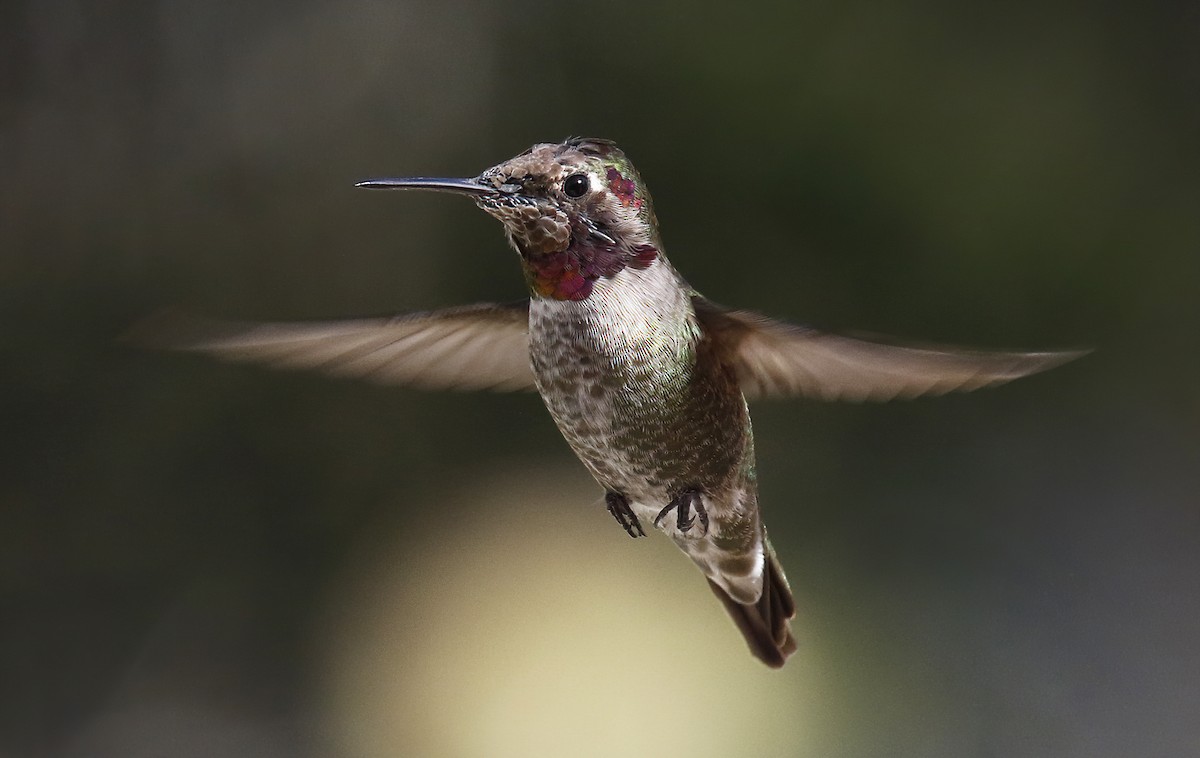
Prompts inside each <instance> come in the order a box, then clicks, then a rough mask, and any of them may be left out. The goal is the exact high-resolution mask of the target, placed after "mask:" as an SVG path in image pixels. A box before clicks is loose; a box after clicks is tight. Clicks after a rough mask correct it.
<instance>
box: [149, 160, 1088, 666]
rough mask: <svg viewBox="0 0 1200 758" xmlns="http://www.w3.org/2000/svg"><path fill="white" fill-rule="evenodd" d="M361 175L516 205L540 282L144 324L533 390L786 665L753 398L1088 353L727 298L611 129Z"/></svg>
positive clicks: (507, 221) (623, 510)
mask: <svg viewBox="0 0 1200 758" xmlns="http://www.w3.org/2000/svg"><path fill="white" fill-rule="evenodd" d="M356 186H358V187H364V188H367V189H377V190H427V191H436V192H448V193H453V194H458V195H465V196H467V197H469V198H471V199H473V200H474V202H475V204H476V205H477V206H479V208H481V209H482V210H483V211H484V212H486V213H487V214H489V215H490V216H492V217H494V218H495V219H497V220H498V221H499V222H500V223H501V224H502V226H503V228H504V234H505V236H506V238H507V240H508V243H509V245H510V246H511V247H512V248H513V249H514V250H515V251H516V253H517V255H518V259H519V261H520V264H521V269H522V271H523V272H524V276H525V281H526V283H527V284H528V289H529V297H528V298H527V299H525V300H522V301H520V302H516V303H509V304H479V305H470V306H464V307H455V308H447V309H444V310H435V311H428V312H421V313H411V314H406V315H401V316H396V317H393V318H381V319H358V320H345V321H331V322H323V323H322V322H300V323H284V322H278V323H235V322H224V321H211V320H205V319H198V318H187V317H181V316H174V317H166V321H167V322H169V323H164V321H163V319H162V318H160V319H159V320H158V322H157V323H154V320H152V322H151V323H149V324H147V325H146V326H144V327H143V328H141V329H139V330H135V335H134V337H133V339H134V341H137V342H141V343H143V344H154V345H156V346H161V347H169V348H174V349H182V350H188V351H196V352H200V353H205V354H210V355H212V356H215V357H219V358H223V359H228V360H233V361H246V362H258V363H262V364H267V365H273V366H275V367H282V368H296V369H317V370H320V371H323V372H326V373H327V374H332V375H336V376H345V377H359V378H363V379H367V380H370V381H373V382H378V383H382V384H400V385H410V386H416V387H421V388H428V389H461V390H475V389H493V390H536V391H537V392H538V393H539V394H540V395H541V398H542V400H543V401H544V402H545V405H546V408H547V409H548V410H549V412H550V415H551V416H552V417H553V419H554V422H555V424H556V425H557V426H558V429H559V431H561V432H562V435H563V437H564V438H565V439H566V441H567V443H568V445H570V447H571V449H572V450H573V451H574V452H575V454H576V456H578V458H579V460H580V461H581V462H582V463H583V465H584V466H585V467H586V468H587V470H588V471H589V472H590V473H591V475H592V476H593V477H594V478H595V480H596V481H597V482H598V483H599V484H600V486H601V487H603V489H604V502H605V505H606V508H607V510H608V512H609V513H610V514H611V515H612V517H613V518H614V519H615V520H616V522H617V523H618V524H619V525H620V528H621V529H622V530H623V531H624V532H625V533H626V534H628V535H629V536H630V537H635V538H636V537H643V536H645V535H646V532H647V530H648V529H654V530H658V531H660V532H662V533H663V534H665V535H666V536H667V537H669V538H670V539H671V540H672V541H673V542H674V543H675V545H676V546H678V547H679V549H680V550H682V551H683V552H684V553H685V554H686V555H687V556H688V557H689V558H691V560H692V561H693V562H694V563H695V565H696V566H697V567H698V568H699V569H700V571H701V572H702V573H703V574H704V576H705V578H706V579H707V581H708V585H709V587H710V588H711V589H712V592H713V593H714V594H715V595H716V597H717V598H718V599H719V600H720V602H721V604H722V605H723V606H724V608H725V610H726V611H727V612H728V613H729V615H730V616H731V617H732V619H733V621H734V623H735V625H736V626H737V628H738V630H739V631H740V632H741V633H742V635H743V636H744V637H745V639H746V642H747V644H748V646H749V648H750V652H751V653H752V654H753V655H754V656H755V657H757V658H758V659H760V660H761V661H762V662H763V663H765V664H766V665H768V666H770V667H773V668H778V667H781V666H783V664H784V662H785V661H786V660H787V658H788V656H790V655H791V654H792V653H793V652H794V651H795V650H796V641H795V638H794V636H793V634H792V629H791V620H792V618H793V617H794V616H795V613H796V604H795V600H794V598H793V596H792V591H791V589H790V587H789V585H788V581H787V578H786V577H785V575H784V571H783V568H782V566H781V565H780V562H779V559H778V558H777V556H776V554H775V551H774V549H773V548H772V546H771V542H770V540H768V538H767V530H766V527H765V526H764V524H763V519H762V513H761V510H760V508H759V503H758V482H757V475H756V472H755V458H754V436H753V433H752V430H751V424H750V413H749V409H748V405H747V402H748V401H754V400H757V399H760V398H767V397H780V396H800V397H808V398H816V399H820V400H851V401H864V400H889V399H892V398H911V397H915V396H917V395H940V394H943V393H946V392H950V391H955V390H973V389H976V388H979V387H984V386H989V385H995V384H1001V383H1003V382H1007V381H1010V380H1012V379H1016V378H1018V377H1022V376H1026V375H1028V374H1033V373H1036V372H1039V371H1043V370H1045V369H1048V368H1051V367H1053V366H1057V365H1059V364H1062V363H1064V362H1066V361H1068V360H1070V359H1072V358H1075V357H1076V356H1078V355H1079V354H1080V353H1077V352H994V351H979V350H963V349H957V348H948V347H915V346H904V345H898V344H889V343H888V342H886V341H870V340H863V339H857V338H851V337H847V336H841V335H838V334H834V333H829V332H824V331H820V330H817V329H814V328H811V327H807V326H799V325H793V324H789V323H785V322H782V321H777V320H773V319H771V318H767V317H765V316H762V315H759V314H757V313H753V312H749V311H742V310H734V309H730V308H726V307H723V306H721V305H718V304H716V303H714V302H713V301H711V300H708V299H706V298H705V297H704V296H702V295H701V294H700V293H699V292H697V291H696V290H695V289H693V288H692V287H691V286H690V285H689V284H688V283H687V281H686V280H685V279H684V278H683V277H682V276H681V275H680V274H679V273H678V272H677V271H676V270H675V268H674V267H673V266H672V265H671V263H670V262H669V261H668V260H667V257H666V255H665V253H664V248H663V242H662V237H661V234H660V232H659V225H658V220H657V218H656V217H655V214H654V209H653V204H652V202H651V198H650V193H649V192H648V191H647V189H646V185H645V183H644V182H643V181H642V178H641V177H640V176H639V175H638V172H637V171H636V170H635V169H634V167H633V164H632V163H630V161H629V160H628V159H627V158H626V157H625V154H624V153H623V152H622V151H621V150H620V149H618V148H617V146H616V144H615V143H613V142H611V141H609V140H605V139H593V138H570V139H567V140H565V141H563V142H560V143H546V144H537V145H534V146H533V147H531V148H529V149H528V150H526V151H525V152H523V153H521V154H520V155H517V156H516V157H514V158H511V159H509V160H506V161H504V162H503V163H500V164H498V165H496V166H493V167H492V168H489V169H487V170H486V171H484V172H483V173H481V174H479V175H478V176H476V177H473V178H467V179H447V178H431V177H412V178H402V179H371V180H368V181H363V182H360V183H359V184H357V185H356Z"/></svg>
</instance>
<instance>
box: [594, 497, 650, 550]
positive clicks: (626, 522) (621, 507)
mask: <svg viewBox="0 0 1200 758" xmlns="http://www.w3.org/2000/svg"><path fill="white" fill-rule="evenodd" d="M604 502H605V503H607V504H608V512H609V513H611V514H612V515H613V518H615V519H616V520H617V523H618V524H620V525H621V527H622V528H623V529H624V530H625V531H626V533H628V534H629V536H630V537H633V538H634V539H636V538H638V537H645V536H646V532H645V531H644V530H643V529H642V522H640V521H638V517H637V514H635V513H634V512H633V509H632V508H630V507H629V500H628V499H626V497H625V496H624V495H622V494H621V493H619V492H605V493H604Z"/></svg>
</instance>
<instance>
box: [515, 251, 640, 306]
mask: <svg viewBox="0 0 1200 758" xmlns="http://www.w3.org/2000/svg"><path fill="white" fill-rule="evenodd" d="M656 258H658V248H656V247H655V246H654V245H648V244H647V245H638V246H637V247H636V248H634V249H633V250H632V251H626V250H624V249H622V248H620V247H618V246H616V245H611V244H608V243H601V244H571V245H570V246H569V247H567V249H566V250H560V251H558V252H554V253H543V254H540V255H538V254H533V255H522V256H521V262H522V264H523V266H524V268H525V278H526V280H527V281H528V282H529V288H530V290H532V291H533V292H534V293H535V294H537V295H540V296H542V297H548V298H552V299H554V300H586V299H587V297H588V296H589V295H591V294H592V287H593V286H594V285H595V282H596V280H597V279H599V278H601V277H611V276H616V275H617V274H618V273H620V272H621V271H623V270H624V269H626V268H633V269H639V270H640V269H645V268H648V267H649V266H650V264H652V263H654V260H655V259H656Z"/></svg>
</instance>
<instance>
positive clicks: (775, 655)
mask: <svg viewBox="0 0 1200 758" xmlns="http://www.w3.org/2000/svg"><path fill="white" fill-rule="evenodd" d="M708 586H709V587H711V588H712V591H713V594H714V595H716V596H717V598H718V599H719V600H720V601H721V603H722V604H723V605H724V606H725V610H726V611H728V612H729V615H730V616H731V617H732V618H733V623H735V624H737V628H738V629H739V630H740V631H741V633H742V636H743V637H745V638H746V644H748V645H749V646H750V652H751V653H753V654H754V657H755V658H758V659H759V660H760V661H762V662H763V663H765V664H767V665H768V666H770V667H771V668H776V669H777V668H780V667H781V666H783V664H784V663H785V662H786V661H787V659H788V656H790V655H791V654H792V653H794V652H796V640H795V638H793V637H792V626H791V623H790V622H791V619H792V617H793V616H795V615H796V601H795V599H794V598H793V597H792V589H791V587H789V586H788V581H787V577H786V576H784V575H783V568H782V567H780V565H779V561H778V559H776V558H775V550H774V549H773V548H772V547H771V543H770V542H768V541H767V540H766V539H765V538H764V539H763V589H762V595H760V596H759V598H758V600H757V601H756V602H754V603H751V604H748V605H746V604H742V603H739V602H738V601H736V600H734V599H733V598H732V597H730V596H729V593H727V592H726V591H725V590H723V589H721V587H720V586H719V585H718V584H716V583H715V582H714V581H712V580H711V579H709V580H708Z"/></svg>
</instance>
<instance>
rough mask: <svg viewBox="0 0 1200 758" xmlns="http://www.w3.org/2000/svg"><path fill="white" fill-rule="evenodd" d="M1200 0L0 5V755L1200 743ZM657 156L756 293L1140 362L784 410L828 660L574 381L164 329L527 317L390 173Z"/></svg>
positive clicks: (491, 238) (773, 484) (796, 515)
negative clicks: (165, 325) (759, 647)
mask: <svg viewBox="0 0 1200 758" xmlns="http://www.w3.org/2000/svg"><path fill="white" fill-rule="evenodd" d="M1198 49H1200V12H1198V11H1197V6H1196V4H1195V3H1182V2H1149V3H1140V4H1130V3H1109V2H1091V3H1079V2H1070V1H1069V0H1044V1H1043V2H1039V3H1036V4H1033V3H1031V4H1027V5H1026V6H1014V5H1013V4H1008V3H1005V4H1000V3H984V4H968V5H963V4H961V3H953V2H949V1H948V0H928V1H925V2H913V3H907V4H904V5H903V6H901V5H898V4H890V3H873V2H805V3H797V4H793V5H790V6H783V5H782V4H781V5H780V6H775V5H771V4H761V5H759V4H754V3H742V4H728V3H718V4H695V3H681V2H670V3H661V4H622V3H605V4H591V3H589V4H585V3H573V2H565V3H562V2H521V3H491V2H473V3H466V2H463V3H459V2H446V3H438V4H433V3H403V2H378V1H369V0H352V1H350V2H342V3H337V4H332V3H331V4H323V3H315V2H305V1H301V2H295V1H289V2H279V1H276V2H266V3H256V4H250V5H245V6H241V5H236V4H218V3H208V2H197V1H196V0H171V1H163V2H148V3H137V4H101V3H85V2H66V1H64V0H39V1H38V2H6V3H4V4H3V5H2V6H0V382H2V386H0V389H2V392H0V449H2V455H0V756H4V757H5V758H10V757H16V756H81V757H83V756H88V757H90V756H120V757H122V758H131V757H132V758H136V757H138V756H162V755H170V756H183V757H189V756H216V755H219V756H256V757H261V756H294V755H300V756H309V755H311V756H347V757H351V756H353V757H355V758H357V757H360V756H361V757H364V758H366V757H371V758H373V757H375V756H414V755H445V756H505V755H513V756H531V755H578V756H583V755H597V756H607V755H617V754H620V755H630V756H636V755H651V756H666V755H690V756H705V755H714V756H718V755H719V756H725V755H764V756H766V755H770V756H823V757H824V756H838V757H840V756H854V757H859V756H889V757H894V756H922V757H925V756H946V757H947V758H961V757H962V756H1059V757H1062V756H1080V757H1083V756H1087V757H1088V758H1094V757H1096V756H1130V755H1137V756H1164V757H1165V756H1170V757H1172V758H1174V757H1177V756H1181V755H1193V754H1197V753H1200V646H1198V645H1197V640H1198V639H1200V502H1198V500H1200V498H1198V492H1200V391H1198V389H1197V387H1198V384H1200V350H1198V349H1197V348H1198V347H1200V345H1198V342H1197V331H1198V328H1200V298H1198V296H1197V295H1198V289H1200V288H1198V283H1200V255H1198V253H1200V147H1198V145H1200V140H1198V139H1197V135H1198V134H1200V98H1198V97H1197V94H1198V87H1200V56H1198V54H1197V50H1198ZM572 134H584V135H591V136H604V137H610V138H613V139H616V140H618V141H619V142H620V144H621V145H622V146H623V147H624V148H625V149H626V151H627V152H628V153H629V155H630V156H631V158H632V159H633V160H634V162H635V163H636V164H637V165H638V166H639V168H640V169H641V171H642V174H643V176H644V177H646V179H647V181H648V183H649V185H650V187H651V189H652V190H653V192H654V196H655V199H656V205H657V210H658V215H659V217H660V219H661V220H662V222H663V225H664V238H665V241H666V246H667V251H668V253H669V254H670V256H671V257H672V260H673V261H674V262H675V264H676V265H677V266H678V267H679V268H680V269H681V270H683V271H684V272H686V274H687V275H688V276H689V278H690V279H691V281H692V282H693V283H694V284H695V285H696V286H697V287H698V288H699V289H701V290H702V291H704V292H706V293H707V294H708V295H709V296H711V297H712V298H714V299H716V300H718V301H721V302H726V303H731V304H736V305H740V306H742V307H753V308H756V309H758V310H761V311H763V312H766V313H769V314H772V315H776V316H781V317H786V318H789V319H792V320H798V321H804V322H809V323H816V324H819V325H825V326H830V327H834V328H842V329H860V330H868V331H875V332H881V333H889V334H895V335H902V336H909V337H912V338H919V339H922V340H936V341H943V342H949V343H962V344H972V345H979V346H994V347H1015V348H1021V347H1025V348H1053V347H1075V346H1090V347H1094V348H1096V352H1095V353H1094V354H1092V355H1091V356H1089V357H1087V358H1086V359H1084V360H1081V361H1078V362H1076V363H1074V364H1071V365H1069V366H1066V367H1064V368H1061V369H1057V370H1055V371H1053V372H1051V373H1048V374H1045V375H1042V376H1038V377H1035V378H1031V379H1028V380H1025V381H1021V382H1017V383H1016V384H1013V385H1011V386H1008V387H1004V388H1002V389H999V390H995V391H988V392H981V393H977V394H973V395H964V396H954V397H948V398H943V399H937V400H919V401H914V402H905V403H897V404H891V405H873V406H854V405H822V404H818V403H812V402H786V403H785V402H777V403H764V404H761V405H758V406H756V407H755V409H754V411H755V425H756V432H757V437H758V450H759V454H760V476H761V481H762V502H763V504H764V508H765V509H766V514H767V518H768V521H769V524H770V526H771V530H772V535H773V539H774V541H775V543H776V545H777V546H778V549H779V552H780V554H781V556H782V559H783V563H784V565H785V566H786V569H787V572H788V574H789V576H790V578H791V581H792V584H793V587H794V588H795V590H796V593H797V597H798V601H799V606H800V614H799V616H798V617H797V619H796V622H795V630H796V634H797V637H798V639H799V640H800V649H799V652H798V653H797V654H796V655H795V656H794V658H793V659H792V660H791V662H790V663H789V664H788V666H787V667H786V668H785V669H784V670H782V671H781V672H771V671H767V670H766V669H764V668H763V667H761V666H760V665H759V664H758V663H757V662H756V661H754V660H753V659H752V658H751V657H750V656H749V654H748V653H747V651H746V650H745V647H744V645H743V643H742V641H741V639H740V637H739V636H738V634H737V633H736V631H734V629H733V626H732V624H730V623H729V621H728V620H727V619H726V618H725V616H724V614H723V613H722V612H721V609H720V608H719V606H718V604H717V603H716V602H715V600H714V599H713V598H712V597H711V596H710V594H709V592H708V590H707V589H706V587H705V586H704V583H703V581H702V580H701V578H700V577H699V575H698V574H696V573H695V571H694V570H693V568H692V567H691V566H690V565H689V564H688V562H687V560H686V559H685V558H683V557H682V556H681V555H679V554H677V553H676V552H675V550H674V548H673V547H672V546H671V545H670V544H669V543H668V542H667V541H665V540H663V539H661V538H658V537H653V536H652V537H651V539H648V540H639V541H637V542H634V541H631V540H629V539H628V538H627V537H626V536H625V535H624V533H623V532H621V530H620V529H619V528H618V527H617V526H616V525H615V524H614V523H613V522H612V520H611V518H610V517H609V516H608V514H607V513H605V512H604V509H603V507H602V505H601V502H600V494H601V493H600V492H599V490H598V488H597V487H596V486H595V485H594V484H593V483H592V482H591V481H590V479H589V478H588V476H587V475H586V473H585V472H584V470H583V468H582V467H581V466H580V465H579V464H578V463H577V462H575V461H574V459H573V458H572V456H571V454H570V452H569V451H568V449H567V447H566V445H565V444H564V443H563V441H562V440H561V438H559V437H558V435H557V434H556V432H555V430H554V429H553V426H552V424H551V422H550V420H549V418H548V416H547V414H546V413H545V411H544V410H543V408H542V407H541V405H540V403H539V401H538V400H537V398H536V397H534V396H531V395H454V394H421V393H418V392H415V391H409V390H404V389H382V388H377V387H374V386H369V385H362V384H355V383H352V382H339V381H332V380H327V379H324V378H322V377H319V376H310V375H303V374H295V375H293V374H285V373H274V372H270V371H265V370H258V369H254V368H247V367H236V366H226V365H221V364H218V363H213V362H207V361H205V360H203V359H200V358H195V357H189V356H181V355H173V354H162V353H143V352H137V351H134V350H131V349H127V348H124V347H121V346H119V345H118V344H117V343H116V338H117V337H118V335H120V334H121V332H122V331H123V330H125V329H126V328H127V327H129V326H130V325H131V324H133V323H135V322H136V321H138V320H139V319H140V318H143V317H145V316H146V315H148V314H149V313H152V312H154V311H155V310H157V309H159V308H162V307H167V306H183V307H185V308H189V309H191V310H194V311H198V312H202V313H206V314H212V315H219V316H226V317H238V318H275V319H287V318H332V317H341V316H361V315H370V314H381V313H391V312H399V311H405V310H414V309H422V308H430V307H437V306H441V305H449V304H456V303H468V302H476V301H488V300H500V301H504V300H511V299H515V298H518V297H520V296H521V295H522V282H521V278H520V275H519V272H518V268H517V266H516V264H515V261H514V259H513V254H512V253H511V252H509V251H508V250H507V249H506V248H505V246H504V243H503V241H502V236H501V233H500V230H499V228H498V226H497V225H496V224H495V222H494V221H492V220H491V219H489V218H487V217H486V216H485V215H484V214H482V213H480V212H478V211H477V210H476V209H474V208H473V207H472V205H471V203H469V202H467V201H464V200H461V199H458V198H452V197H446V196H420V195H417V194H406V195H398V194H386V193H385V194H368V193H365V192H361V191H356V190H354V189H353V187H352V184H353V183H354V182H355V181H357V180H360V179H363V178H368V177H372V176H378V175H397V174H399V175H404V174H446V175H473V174H475V173H477V172H478V171H480V170H481V169H483V168H485V167H487V166H490V165H492V164H494V163H496V162H499V161H500V160H503V159H505V158H507V157H508V156H510V155H512V154H515V153H517V152H520V151H521V150H523V149H524V148H525V147H527V146H528V145H529V144H531V143H533V142H540V141H553V140H558V139H561V138H563V137H565V136H567V135H572Z"/></svg>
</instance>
